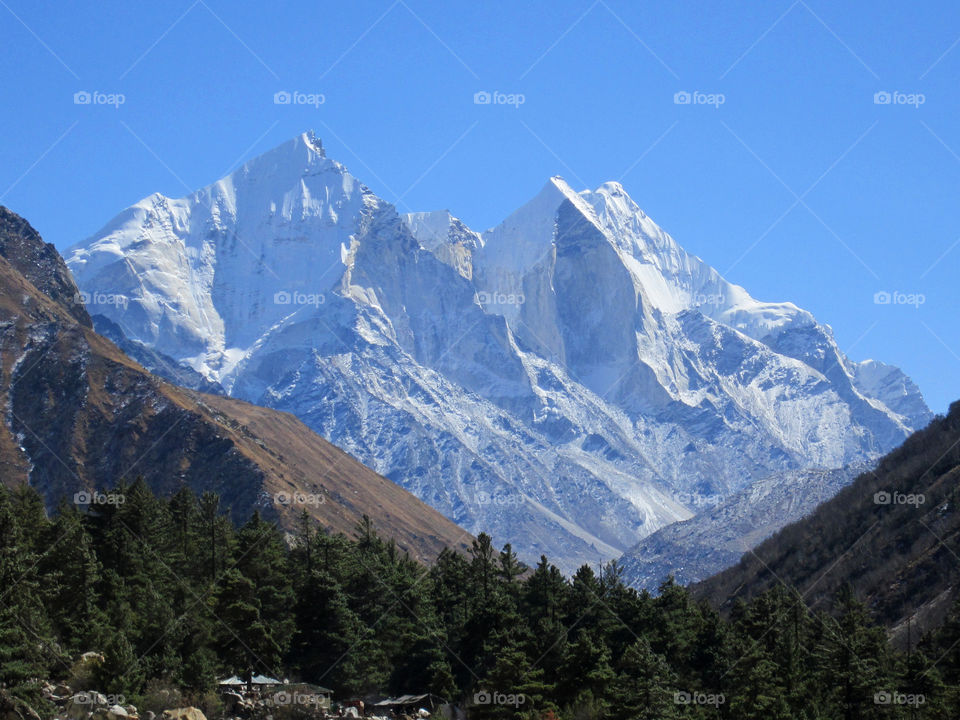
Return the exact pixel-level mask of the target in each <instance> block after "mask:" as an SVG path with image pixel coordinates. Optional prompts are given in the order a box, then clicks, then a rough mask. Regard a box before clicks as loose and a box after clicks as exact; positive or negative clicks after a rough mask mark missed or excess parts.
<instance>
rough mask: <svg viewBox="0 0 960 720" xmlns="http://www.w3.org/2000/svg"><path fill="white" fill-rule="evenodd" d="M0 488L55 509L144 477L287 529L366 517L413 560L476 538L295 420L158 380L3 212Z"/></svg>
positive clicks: (29, 232) (345, 524)
mask: <svg viewBox="0 0 960 720" xmlns="http://www.w3.org/2000/svg"><path fill="white" fill-rule="evenodd" d="M0 288H2V292H0V328H2V333H0V402H2V403H3V407H4V413H5V414H4V422H3V424H2V427H0V481H2V482H4V483H5V484H7V485H14V484H17V483H20V482H24V481H28V482H29V483H30V484H31V485H33V486H34V487H35V488H36V489H38V490H39V491H40V492H41V493H42V494H43V496H44V497H45V498H46V501H47V503H48V505H49V506H51V507H53V506H55V505H56V503H57V502H58V501H59V500H60V499H61V498H64V497H65V498H66V499H67V500H68V501H71V500H73V499H74V496H75V494H77V493H81V495H82V493H83V491H85V490H90V489H97V488H109V487H112V486H114V485H115V484H116V483H117V482H118V481H120V480H121V479H127V480H132V479H133V478H134V477H136V476H143V477H144V479H145V480H146V481H147V482H148V483H149V485H150V486H151V487H152V488H153V489H154V491H156V492H158V493H161V494H170V493H173V492H175V491H176V490H177V489H179V488H180V487H182V486H183V485H187V486H189V487H190V488H192V489H193V490H194V491H196V492H198V493H200V492H203V491H206V490H211V491H214V492H217V493H219V494H220V496H221V497H222V500H223V503H224V505H225V506H229V507H230V510H231V512H232V514H233V517H234V519H235V520H242V519H244V518H246V517H247V516H249V515H250V513H251V512H253V510H255V509H259V510H260V511H261V512H262V513H263V514H264V515H266V516H267V517H271V518H274V519H276V520H278V521H280V522H281V523H283V524H285V525H288V526H290V527H292V525H293V522H294V520H295V518H296V516H298V515H299V513H300V511H301V509H306V510H307V511H308V512H309V513H310V514H311V515H312V516H313V517H315V518H317V519H318V520H319V521H320V522H321V524H323V525H324V526H326V527H328V528H330V529H331V530H333V531H344V532H349V531H351V530H352V529H353V526H354V525H355V524H356V523H357V522H358V521H359V520H360V518H361V516H362V515H363V514H367V515H369V516H370V517H371V518H372V520H373V522H374V525H375V526H376V527H377V528H378V529H379V530H380V531H381V532H382V533H383V534H384V535H386V536H390V537H395V538H396V539H397V541H398V544H399V545H400V546H401V547H402V548H404V549H406V550H409V551H410V552H411V554H412V555H414V556H415V557H418V558H422V559H427V558H432V557H433V556H435V555H436V554H437V553H438V552H439V551H440V549H441V548H442V547H443V546H444V545H449V546H452V547H461V546H463V543H464V541H465V540H468V539H469V536H468V535H467V534H466V533H465V532H463V531H462V530H460V529H459V528H457V527H456V526H455V525H453V524H452V523H451V522H449V521H448V520H446V519H445V518H443V517H442V516H441V515H439V514H438V513H436V512H435V511H433V510H431V509H430V508H429V507H427V506H426V505H424V504H423V503H421V502H420V501H419V500H417V499H416V498H414V497H413V496H412V495H410V494H408V493H407V492H405V491H404V490H402V489H401V488H399V487H398V486H396V485H395V484H393V483H391V482H389V481H388V480H386V479H385V478H383V477H381V476H379V475H377V474H376V473H374V472H373V471H371V470H369V469H368V468H366V467H364V466H363V465H361V464H360V463H359V462H357V461H356V460H354V459H353V458H352V457H350V456H349V455H347V454H345V453H343V452H342V451H340V450H338V449H337V448H335V447H333V446H331V445H330V444H329V443H328V442H326V441H325V440H323V439H322V438H320V437H318V436H317V435H315V434H314V433H313V432H311V431H310V430H309V429H308V428H306V427H305V426H304V425H303V424H302V423H300V422H299V421H298V420H296V419H295V418H293V417H292V416H290V415H286V414H283V413H278V412H276V411H273V410H267V409H264V408H258V407H254V406H251V405H248V404H247V403H245V402H242V401H239V400H234V399H230V398H223V397H217V396H212V395H203V394H201V393H199V392H195V391H191V390H186V389H183V388H179V387H177V386H174V385H171V384H170V383H168V382H166V381H164V380H161V379H159V378H157V377H155V376H153V375H151V374H150V373H148V372H147V371H145V370H144V369H143V368H142V367H141V366H140V365H138V364H137V363H136V362H134V361H133V360H131V359H130V358H129V357H127V356H126V355H125V354H124V353H122V352H121V351H120V350H119V349H118V348H117V347H116V346H115V345H114V344H113V343H111V342H110V341H109V340H107V339H105V338H104V337H102V336H100V335H98V334H97V333H96V332H94V330H93V329H92V324H91V321H90V317H89V315H88V314H87V311H86V309H85V308H84V304H83V297H84V296H83V294H82V293H80V292H79V291H78V289H77V288H76V287H75V285H74V284H73V280H72V278H71V276H70V273H69V272H68V271H67V268H66V265H65V264H64V263H63V260H62V259H61V258H60V256H59V255H58V254H57V252H56V250H54V249H53V247H52V246H50V245H45V244H44V243H43V242H42V240H41V239H40V237H39V235H38V234H37V233H36V231H34V230H33V228H31V227H30V226H29V224H28V223H27V222H26V221H25V220H23V219H22V218H20V217H19V216H17V215H16V214H14V213H12V212H10V211H9V210H7V209H6V208H0Z"/></svg>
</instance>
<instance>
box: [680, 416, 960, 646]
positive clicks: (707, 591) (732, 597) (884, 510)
mask: <svg viewBox="0 0 960 720" xmlns="http://www.w3.org/2000/svg"><path fill="white" fill-rule="evenodd" d="M958 541H960V402H956V403H954V404H953V405H952V406H951V408H950V413H949V414H948V415H947V416H946V417H940V418H937V419H935V420H934V421H933V422H932V423H930V425H929V426H928V427H927V428H926V429H924V430H921V431H920V432H917V433H915V434H914V435H912V436H911V437H910V438H909V439H908V440H907V441H906V442H905V443H904V444H903V445H902V446H901V447H899V448H897V449H896V450H894V451H893V452H891V453H890V454H889V455H887V456H886V457H884V458H883V459H882V460H881V461H880V463H879V464H878V465H877V467H876V469H875V470H874V471H872V472H866V473H864V474H862V475H860V476H859V477H858V478H857V479H856V480H855V481H854V482H853V484H851V485H849V486H848V487H846V488H844V489H843V490H841V491H840V493H839V494H837V495H836V496H835V497H834V498H832V499H831V500H829V501H828V502H825V503H824V504H822V505H821V506H820V507H818V508H817V509H816V511H815V512H813V513H812V514H810V515H809V516H808V517H805V518H803V519H802V520H800V521H798V522H796V523H794V524H792V525H788V526H787V527H785V528H784V529H783V530H781V531H780V532H778V533H777V534H776V535H774V536H773V537H771V538H770V539H768V540H766V541H765V542H763V543H761V544H760V545H759V546H758V547H756V549H755V550H754V551H753V552H752V553H750V554H747V555H744V556H743V559H742V560H741V561H740V562H739V563H738V564H737V565H734V566H733V567H731V568H729V569H727V570H725V571H724V572H722V573H720V574H718V575H715V576H713V577H711V578H709V579H708V580H705V581H704V582H702V583H700V584H698V585H695V586H694V592H695V594H697V595H698V596H700V597H702V598H705V599H707V600H709V601H710V602H711V603H712V604H714V605H716V606H717V607H720V608H721V609H723V610H729V609H730V608H731V607H732V605H733V603H734V602H735V601H736V600H737V599H744V600H747V599H749V598H752V597H755V596H756V595H758V594H760V593H761V592H763V591H764V590H766V589H768V588H771V587H773V586H775V585H778V584H780V583H785V584H786V585H788V586H789V587H791V588H795V589H796V590H797V592H798V593H799V594H800V595H801V596H802V597H803V599H804V602H805V603H806V604H807V605H809V606H810V607H811V608H813V609H818V608H825V607H829V604H830V601H831V599H832V598H833V597H834V596H835V595H836V593H837V591H838V590H839V589H840V588H841V586H843V585H844V584H846V583H850V584H851V585H852V586H853V588H854V590H855V591H856V593H857V595H858V596H860V597H861V598H864V599H865V600H866V601H867V602H868V604H869V605H870V608H871V610H873V612H874V613H875V614H876V616H877V618H878V619H879V620H880V621H881V622H883V623H884V624H886V625H887V627H888V628H891V629H892V630H893V633H894V636H895V637H896V638H897V639H900V640H902V639H903V638H902V637H901V636H905V635H906V633H907V631H908V621H909V625H910V627H911V628H912V630H911V631H912V632H913V633H914V639H916V638H917V637H919V636H920V634H921V633H922V631H923V630H925V629H927V628H929V627H932V626H934V625H936V624H938V623H939V622H940V621H941V620H942V619H943V617H944V615H945V614H946V612H947V610H948V609H949V607H950V605H951V603H952V601H953V599H954V598H955V597H956V596H957V593H958V589H960V560H958V557H957V553H958V552H960V546H958V544H957V543H958Z"/></svg>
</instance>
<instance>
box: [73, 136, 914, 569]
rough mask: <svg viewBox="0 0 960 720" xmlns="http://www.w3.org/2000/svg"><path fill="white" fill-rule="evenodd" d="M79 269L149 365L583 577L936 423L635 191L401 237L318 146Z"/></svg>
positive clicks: (175, 207) (552, 186)
mask: <svg viewBox="0 0 960 720" xmlns="http://www.w3.org/2000/svg"><path fill="white" fill-rule="evenodd" d="M67 258H68V264H69V266H70V268H71V270H72V272H73V273H74V275H75V277H76V280H77V282H78V284H79V286H80V288H81V289H82V290H83V291H84V292H85V293H86V294H87V295H86V297H87V299H89V300H90V302H88V303H87V304H88V307H89V309H90V312H91V314H103V315H105V316H107V317H108V318H109V319H110V320H111V321H112V322H114V323H116V324H117V325H119V326H120V328H121V329H122V331H123V332H124V333H125V334H126V335H127V337H128V338H129V339H130V340H132V341H136V342H138V343H142V344H143V345H146V346H147V347H151V348H154V349H155V350H157V351H159V352H162V353H163V354H165V355H166V356H170V357H172V358H174V359H176V360H178V361H180V362H184V363H186V364H188V365H189V366H190V367H192V368H193V369H194V370H196V371H198V372H200V373H201V374H203V375H204V376H205V377H206V378H208V379H209V380H210V381H213V382H217V383H219V384H220V385H221V386H223V387H224V388H225V389H226V391H227V392H228V393H230V394H231V395H234V396H236V397H240V398H243V399H246V400H250V401H252V402H255V403H258V404H262V405H267V406H270V407H274V408H278V409H282V410H287V411H290V412H292V413H294V414H296V415H297V416H298V417H300V418H301V419H302V420H304V422H306V424H307V425H309V426H310V427H311V428H313V429H314V430H316V431H317V432H319V433H320V434H321V435H323V436H324V437H326V438H328V439H330V440H331V441H332V442H334V443H335V444H337V445H339V446H340V447H342V448H344V449H345V450H347V451H348V452H350V453H352V454H353V455H355V456H356V457H358V458H359V459H360V460H361V461H363V462H364V463H366V464H367V465H369V466H370V467H372V468H374V469H376V470H377V471H378V472H381V473H383V474H384V475H386V476H388V477H389V478H391V479H392V480H394V481H395V482H397V483H399V484H400V485H402V486H403V487H405V488H407V489H409V490H411V491H412V492H413V493H415V494H416V495H417V496H418V497H420V498H421V499H422V500H424V501H426V502H427V503H429V504H430V505H432V506H433V507H435V508H437V509H438V510H440V511H441V512H442V513H444V514H445V515H447V516H448V517H450V518H451V519H453V520H454V521H455V522H457V523H459V524H461V525H462V526H464V527H465V528H467V529H468V530H471V531H474V532H478V531H480V530H485V531H487V532H490V533H492V534H493V535H494V537H495V539H496V540H498V541H499V542H511V543H512V544H513V546H514V547H515V548H516V549H517V550H518V552H519V553H520V555H521V556H522V557H523V558H524V559H526V560H535V559H536V558H537V557H538V556H539V555H540V554H541V553H544V554H547V555H548V556H549V557H550V558H551V560H553V561H555V562H557V563H558V564H559V565H560V566H561V567H562V568H564V569H566V570H570V569H572V568H574V567H575V566H576V565H579V564H580V563H582V562H596V561H599V560H603V559H609V558H613V557H618V556H619V555H620V554H621V553H622V552H623V551H624V550H626V549H628V548H629V547H631V546H633V545H634V544H635V543H636V541H637V540H639V539H640V538H642V537H644V536H646V535H649V534H650V533H652V532H654V531H656V530H657V529H659V528H661V527H663V526H664V525H667V524H669V523H671V522H674V521H677V520H681V519H685V518H688V517H690V516H691V515H692V514H693V512H695V511H696V508H691V507H687V506H686V505H685V504H684V498H685V497H686V495H685V494H689V493H690V492H697V493H722V494H731V493H733V492H736V491H737V490H739V489H741V488H743V487H745V486H747V485H748V484H749V483H751V482H752V481H754V480H756V479H759V478H762V477H765V476H768V475H770V474H771V473H773V472H776V471H779V470H792V469H802V468H812V467H823V468H833V467H841V466H844V465H847V464H850V463H852V462H858V461H862V460H864V459H868V458H872V457H875V456H877V455H878V454H879V453H882V452H884V451H886V450H888V449H890V448H891V447H893V446H894V445H896V444H898V443H899V442H900V441H902V440H903V438H904V437H906V435H907V434H908V433H909V432H910V431H911V430H913V429H915V428H917V427H919V426H921V425H923V424H925V423H926V421H927V420H928V418H929V417H930V414H929V411H928V410H927V408H926V405H925V404H924V402H923V399H922V397H921V396H920V393H919V391H918V390H917V388H916V386H915V385H914V384H913V383H912V382H911V381H910V380H909V378H907V377H906V376H905V375H903V373H901V372H900V371H899V370H897V369H896V368H892V367H889V366H886V365H883V364H881V363H872V362H868V363H855V362H853V361H851V360H849V359H848V358H846V357H845V356H844V355H843V354H842V353H841V352H840V350H839V349H838V347H837V345H836V343H835V342H834V340H833V337H832V334H831V332H830V330H829V328H828V327H826V326H823V325H820V324H818V323H817V322H816V321H815V320H814V318H813V317H812V316H811V315H810V314H809V313H807V312H805V311H803V310H800V309H799V308H797V307H795V306H794V305H792V304H790V303H763V302H759V301H756V300H754V299H753V298H751V297H750V296H749V295H748V294H747V292H746V291H745V290H744V289H743V288H740V287H738V286H736V285H733V284H730V283H728V282H726V281H725V280H724V279H723V278H721V277H720V276H719V275H718V274H717V273H716V271H714V270H713V269H712V268H710V267H709V266H708V265H706V264H705V263H704V262H703V261H701V260H700V259H698V258H696V257H693V256H691V255H688V254H687V253H686V252H684V251H683V250H682V248H680V247H679V245H677V244H676V242H675V241H674V240H673V239H672V238H671V237H670V236H669V235H667V234H666V233H664V232H663V231H662V230H661V229H660V228H659V227H657V225H656V224H655V223H654V222H653V221H652V220H650V219H649V218H648V217H647V216H646V215H645V214H644V213H643V212H642V211H641V210H640V208H639V207H638V206H637V205H636V204H635V203H634V202H633V201H632V200H631V199H630V198H629V196H627V194H626V193H625V192H624V190H623V188H622V187H621V186H620V185H619V184H617V183H606V184H604V185H602V186H601V187H600V188H598V189H597V190H595V191H584V192H579V193H578V192H575V191H574V190H572V189H571V188H570V187H569V186H568V185H567V184H566V183H565V182H564V181H563V180H562V179H560V178H551V179H550V180H549V181H548V182H547V184H546V185H545V187H544V188H543V189H542V190H541V192H540V193H539V194H538V195H537V196H536V197H534V198H533V200H531V201H530V202H529V203H527V204H526V205H524V206H523V207H522V208H520V209H519V210H517V211H516V212H515V213H513V214H512V215H511V216H510V217H508V218H507V219H506V220H505V221H504V222H503V223H502V224H501V225H499V226H498V227H496V228H494V229H492V230H489V231H487V232H484V233H477V232H474V231H473V230H471V229H470V228H468V227H466V226H465V225H464V224H463V223H462V222H460V221H459V220H457V219H456V218H455V217H453V216H452V215H450V214H449V213H448V212H446V211H442V212H432V213H417V214H413V215H408V216H400V215H399V214H398V213H397V212H396V210H395V208H394V207H393V206H392V205H391V204H389V203H387V202H385V201H384V200H382V199H380V198H378V197H377V196H376V195H374V194H373V193H372V192H371V191H370V190H369V189H368V188H366V187H365V186H364V185H363V184H362V183H360V182H359V181H358V180H357V179H356V178H354V176H353V175H351V174H350V173H349V172H348V171H347V169H346V168H345V167H344V166H343V165H341V164H339V163H337V162H335V161H333V160H331V159H328V158H327V157H326V156H325V154H324V152H323V150H322V148H321V145H320V142H319V140H317V138H316V137H314V136H313V134H312V133H305V134H303V135H301V136H299V137H297V138H295V139H294V140H292V141H290V142H288V143H285V144H284V145H281V146H280V147H278V148H275V149H274V150H271V151H269V152H267V153H265V154H264V155H261V156H260V157H258V158H255V159H253V160H251V161H250V162H248V163H247V164H246V165H244V166H243V167H242V168H241V169H239V170H237V171H236V172H234V173H233V174H231V175H229V176H227V177H226V178H223V179H221V180H219V181H218V182H216V183H214V184H213V185H210V186H208V187H206V188H203V189H201V190H199V191H197V192H195V193H193V194H192V195H189V196H187V197H185V198H181V199H170V198H166V197H164V196H162V195H159V194H154V195H151V196H150V197H147V198H145V199H144V200H142V201H140V202H139V203H137V204H136V205H134V206H132V207H130V208H128V209H127V210H125V211H123V212H122V213H121V214H120V215H118V216H117V217H116V218H115V219H114V220H112V221H111V222H110V223H109V224H108V225H107V226H106V227H105V228H103V229H102V230H101V231H100V232H98V233H96V234H95V235H94V236H93V237H91V238H89V239H87V240H85V241H83V242H82V243H80V244H78V245H77V246H75V247H74V248H72V249H71V250H70V251H69V252H68V253H67ZM98 300H100V301H102V302H99V303H98ZM425 531H428V529H426V528H425Z"/></svg>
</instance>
